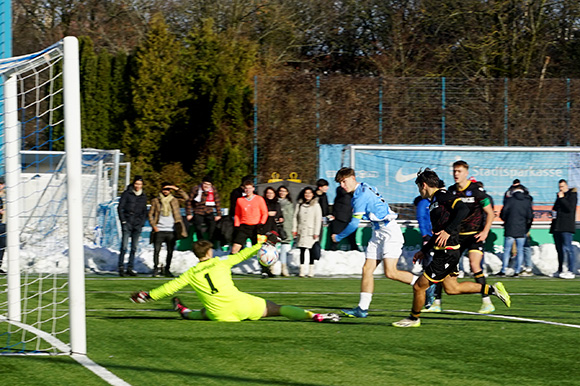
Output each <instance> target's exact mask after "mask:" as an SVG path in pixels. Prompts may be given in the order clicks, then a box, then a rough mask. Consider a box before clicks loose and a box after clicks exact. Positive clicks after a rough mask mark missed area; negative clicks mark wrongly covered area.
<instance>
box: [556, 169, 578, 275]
mask: <svg viewBox="0 0 580 386" xmlns="http://www.w3.org/2000/svg"><path fill="white" fill-rule="evenodd" d="M558 188H559V191H558V197H557V198H556V202H555V203H554V207H553V208H552V216H553V218H552V225H551V226H550V233H552V234H553V235H554V244H556V251H557V252H558V272H556V274H555V275H554V276H557V277H561V278H562V279H574V277H575V273H576V270H575V269H576V267H575V262H576V256H575V254H574V249H572V237H573V236H574V233H575V232H576V203H577V201H578V196H577V193H576V188H572V189H570V188H569V187H568V182H566V180H560V181H558ZM564 261H566V262H567V263H568V272H564V270H563V268H564V267H563V265H564Z"/></svg>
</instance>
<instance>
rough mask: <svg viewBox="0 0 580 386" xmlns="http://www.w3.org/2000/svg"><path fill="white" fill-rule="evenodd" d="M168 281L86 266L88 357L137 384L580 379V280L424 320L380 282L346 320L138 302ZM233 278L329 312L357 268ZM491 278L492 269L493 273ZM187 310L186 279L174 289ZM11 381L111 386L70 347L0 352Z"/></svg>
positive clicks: (520, 288) (466, 298)
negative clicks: (237, 318) (413, 317)
mask: <svg viewBox="0 0 580 386" xmlns="http://www.w3.org/2000/svg"><path fill="white" fill-rule="evenodd" d="M165 280H166V279H152V278H144V277H138V278H116V277H112V276H111V277H106V276H88V277H87V279H86V287H87V334H88V351H89V357H90V358H91V359H92V360H93V361H95V362H96V363H98V364H99V365H101V366H103V367H105V368H107V369H108V370H109V371H111V372H113V373H114V374H115V375H117V376H118V377H120V378H121V379H123V380H125V381H126V382H128V383H129V384H131V385H179V384H185V385H290V386H315V385H580V375H578V371H577V369H578V358H579V357H580V328H577V327H570V326H563V325H553V324H545V323H539V322H533V321H523V320H518V319H517V318H526V319H534V320H538V321H548V322H556V323H560V324H573V325H577V326H580V307H579V306H580V280H561V279H551V278H546V277H532V278H518V279H509V278H508V279H505V280H503V282H504V284H505V285H506V288H507V289H508V291H509V292H510V293H511V294H512V308H510V309H507V308H506V307H505V306H504V305H503V304H502V303H501V301H499V299H497V298H495V297H494V298H493V302H494V304H495V306H496V312H495V313H494V314H495V315H506V316H509V317H514V318H507V319H503V318H496V317H493V316H484V315H472V314H462V313H456V312H451V311H447V312H446V311H445V309H447V310H461V311H472V312H473V311H477V310H478V309H479V306H480V303H481V300H480V297H479V295H461V296H444V298H443V308H444V312H443V313H441V314H423V315H422V318H421V321H422V326H421V327H420V328H410V329H399V328H395V327H391V323H392V322H394V321H397V320H399V319H401V318H403V317H405V316H406V315H407V314H408V310H409V308H410V305H411V298H412V293H411V287H410V286H408V285H403V284H400V283H397V282H393V281H391V280H387V279H384V278H378V279H377V280H376V289H375V292H376V293H375V296H374V299H373V303H372V305H371V311H370V314H369V317H368V318H366V319H350V318H346V317H344V318H343V319H342V320H341V321H340V323H336V324H322V323H314V322H306V321H305V322H295V321H288V320H286V319H285V318H283V317H277V318H267V319H262V320H260V321H257V322H241V323H217V322H209V321H188V320H182V319H180V318H179V317H178V315H177V313H175V312H173V311H171V303H170V299H167V300H163V301H159V302H153V303H148V304H144V305H136V304H132V303H131V302H130V301H129V300H128V298H129V294H130V292H131V291H134V290H140V289H143V290H148V289H151V288H154V287H156V286H158V285H160V284H162V283H163V282H164V281H165ZM235 281H236V284H237V286H238V287H239V288H240V289H241V290H242V291H246V292H250V293H252V294H255V295H258V296H262V297H264V298H266V299H269V300H272V301H274V302H277V303H279V304H289V305H296V306H300V307H304V308H307V309H310V310H313V311H319V312H331V311H335V310H337V309H339V308H345V307H352V306H355V305H356V303H357V302H358V292H359V285H360V279H359V278H312V279H301V278H297V277H292V278H284V279H282V278H275V279H268V280H262V279H259V278H257V277H253V276H238V277H236V278H235ZM495 281H496V280H495V279H494V278H490V279H488V282H490V283H493V282H495ZM178 295H179V296H180V297H181V299H182V300H183V302H184V303H185V304H186V305H188V306H190V307H191V308H196V307H199V302H198V301H197V298H196V297H195V294H194V293H193V292H192V290H191V289H190V288H187V289H186V290H184V291H182V292H180V293H179V294H178ZM0 374H1V376H0V377H1V379H2V384H5V385H43V386H48V385H59V386H60V385H83V386H89V385H105V384H106V382H105V381H103V380H101V379H100V378H98V377H97V376H96V375H94V374H93V373H91V372H90V371H88V370H87V369H85V368H84V367H82V366H81V365H79V364H78V363H77V362H75V361H74V360H72V359H71V358H70V357H68V356H50V357H49V356H31V357H15V356H0Z"/></svg>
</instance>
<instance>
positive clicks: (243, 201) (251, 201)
mask: <svg viewBox="0 0 580 386" xmlns="http://www.w3.org/2000/svg"><path fill="white" fill-rule="evenodd" d="M242 186H243V187H244V196H243V197H240V198H238V200H237V201H236V205H235V208H236V213H235V215H234V228H235V231H234V245H233V246H232V252H231V254H232V255H235V254H236V253H238V252H239V251H240V249H242V246H244V245H245V244H246V240H247V239H250V240H251V242H252V245H254V244H256V243H257V242H258V241H257V240H258V234H262V227H263V226H264V224H265V223H266V221H267V220H268V207H267V206H266V202H265V201H264V199H263V198H262V197H261V196H258V195H256V194H254V190H255V187H254V183H253V182H252V180H246V181H244V183H243V184H242Z"/></svg>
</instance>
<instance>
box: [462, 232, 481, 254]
mask: <svg viewBox="0 0 580 386" xmlns="http://www.w3.org/2000/svg"><path fill="white" fill-rule="evenodd" d="M459 245H460V247H459V250H460V253H459V254H460V255H463V252H465V251H467V252H468V253H469V252H471V251H479V252H481V253H482V254H483V245H484V242H483V241H477V240H476V239H475V234H472V235H459Z"/></svg>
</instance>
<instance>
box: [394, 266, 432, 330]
mask: <svg viewBox="0 0 580 386" xmlns="http://www.w3.org/2000/svg"><path fill="white" fill-rule="evenodd" d="M430 285H431V282H430V281H429V280H428V279H427V278H426V277H425V276H424V275H423V276H421V277H419V279H418V280H417V281H416V282H415V284H413V307H412V308H411V314H410V315H409V316H408V317H407V318H405V319H402V320H399V321H398V322H394V323H393V326H395V327H419V326H421V319H419V317H420V316H421V308H422V307H423V305H424V304H425V291H427V288H429V286H430Z"/></svg>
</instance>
